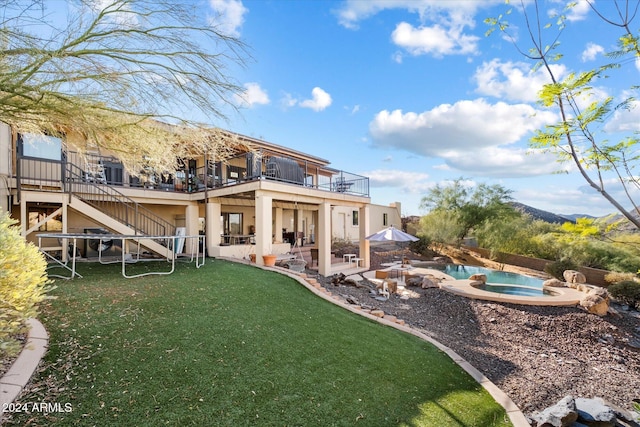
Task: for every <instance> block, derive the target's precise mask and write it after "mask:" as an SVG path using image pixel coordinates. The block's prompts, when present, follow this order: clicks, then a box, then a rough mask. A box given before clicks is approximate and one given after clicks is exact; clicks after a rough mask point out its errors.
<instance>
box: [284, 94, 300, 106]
mask: <svg viewBox="0 0 640 427" xmlns="http://www.w3.org/2000/svg"><path fill="white" fill-rule="evenodd" d="M280 103H281V104H282V106H283V107H284V108H290V107H294V106H295V105H296V104H297V103H298V100H297V99H295V98H294V97H293V95H291V94H290V93H285V94H284V95H283V97H282V99H281V100H280Z"/></svg>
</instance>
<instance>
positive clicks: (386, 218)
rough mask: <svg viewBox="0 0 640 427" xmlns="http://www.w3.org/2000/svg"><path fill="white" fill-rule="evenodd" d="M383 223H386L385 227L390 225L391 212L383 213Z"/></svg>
mask: <svg viewBox="0 0 640 427" xmlns="http://www.w3.org/2000/svg"><path fill="white" fill-rule="evenodd" d="M382 225H384V226H385V227H387V226H388V225H389V214H386V213H383V214H382Z"/></svg>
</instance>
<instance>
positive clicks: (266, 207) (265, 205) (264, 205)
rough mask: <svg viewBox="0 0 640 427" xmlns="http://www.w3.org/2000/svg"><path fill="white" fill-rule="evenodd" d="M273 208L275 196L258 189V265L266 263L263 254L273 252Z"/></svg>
mask: <svg viewBox="0 0 640 427" xmlns="http://www.w3.org/2000/svg"><path fill="white" fill-rule="evenodd" d="M272 208H273V197H271V196H267V195H265V194H263V193H260V192H257V191H256V264H258V265H264V261H263V260H262V255H268V254H270V253H271V247H272V246H271V244H272V242H273V229H272V228H273V227H272V219H273V213H272ZM281 230H282V229H281ZM276 231H277V230H276Z"/></svg>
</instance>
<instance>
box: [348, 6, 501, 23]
mask: <svg viewBox="0 0 640 427" xmlns="http://www.w3.org/2000/svg"><path fill="white" fill-rule="evenodd" d="M503 2H504V0H492V1H481V2H478V1H468V0H447V1H442V0H367V1H362V0H347V1H345V2H344V3H343V6H342V7H341V8H340V9H338V10H337V11H336V14H337V16H338V22H339V23H340V25H342V26H344V27H346V28H351V29H357V28H358V22H359V21H363V20H365V19H367V18H370V17H372V16H374V15H376V14H377V13H380V12H382V11H383V10H387V9H405V10H408V11H409V12H412V13H417V14H418V15H419V16H420V19H421V20H423V21H425V20H427V19H430V20H431V21H432V22H439V21H442V20H443V19H446V18H447V17H449V18H450V17H451V16H460V15H464V16H473V15H474V14H475V12H476V10H477V9H479V8H481V7H489V6H492V5H495V4H499V3H503ZM443 17H444V18H443Z"/></svg>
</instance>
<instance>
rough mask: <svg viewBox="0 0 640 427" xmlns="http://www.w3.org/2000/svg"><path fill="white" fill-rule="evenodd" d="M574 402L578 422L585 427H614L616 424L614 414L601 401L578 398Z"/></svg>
mask: <svg viewBox="0 0 640 427" xmlns="http://www.w3.org/2000/svg"><path fill="white" fill-rule="evenodd" d="M575 401H576V410H577V411H578V417H579V420H580V422H582V423H586V424H587V425H592V424H594V423H597V424H595V425H597V426H599V427H614V426H615V423H616V419H617V416H616V413H615V412H614V411H613V409H611V408H610V407H609V406H607V405H605V403H604V401H603V400H602V399H585V398H582V397H578V398H576V399H575Z"/></svg>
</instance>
